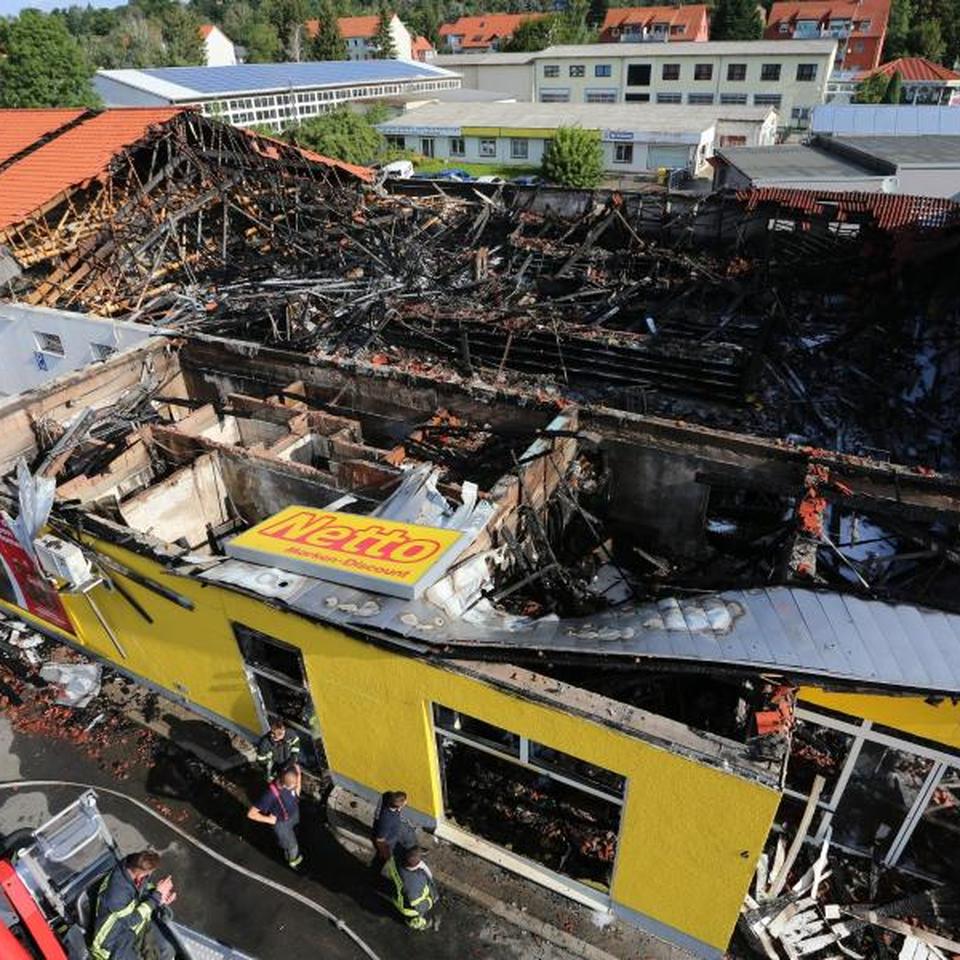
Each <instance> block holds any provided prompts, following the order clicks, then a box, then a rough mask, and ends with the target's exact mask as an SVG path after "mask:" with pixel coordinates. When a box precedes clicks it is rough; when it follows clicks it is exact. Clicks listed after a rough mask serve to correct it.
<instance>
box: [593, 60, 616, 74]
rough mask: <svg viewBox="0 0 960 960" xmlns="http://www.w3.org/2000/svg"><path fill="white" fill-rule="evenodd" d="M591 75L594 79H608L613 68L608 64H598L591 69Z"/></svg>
mask: <svg viewBox="0 0 960 960" xmlns="http://www.w3.org/2000/svg"><path fill="white" fill-rule="evenodd" d="M593 75H594V76H595V77H610V76H612V75H613V68H612V67H611V66H610V64H609V63H598V64H597V65H596V66H595V67H594V68H593Z"/></svg>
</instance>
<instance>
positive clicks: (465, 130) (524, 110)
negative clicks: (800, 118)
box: [379, 103, 777, 176]
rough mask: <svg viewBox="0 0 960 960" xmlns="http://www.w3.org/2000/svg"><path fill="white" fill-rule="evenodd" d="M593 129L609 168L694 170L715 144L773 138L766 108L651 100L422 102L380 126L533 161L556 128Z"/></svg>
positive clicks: (444, 148)
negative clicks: (671, 104) (673, 104)
mask: <svg viewBox="0 0 960 960" xmlns="http://www.w3.org/2000/svg"><path fill="white" fill-rule="evenodd" d="M570 125H576V126H580V127H582V128H583V129H585V130H595V131H596V133H597V136H598V138H599V140H600V142H601V145H602V149H603V158H604V167H605V169H606V170H607V171H608V172H614V173H615V172H620V173H641V172H646V171H656V170H659V169H661V168H667V169H670V170H686V171H687V172H689V173H691V174H693V175H695V176H696V175H698V174H700V173H702V172H703V171H704V170H705V169H707V168H708V161H709V159H710V157H712V156H713V153H714V149H715V148H716V147H717V146H718V145H720V144H730V145H733V144H741V145H748V144H749V145H753V146H760V145H764V144H772V143H774V141H775V140H776V133H777V114H776V111H775V110H773V109H772V108H770V107H767V108H763V107H722V108H720V109H717V108H714V107H672V108H671V107H657V106H633V105H626V104H609V105H608V104H598V105H592V104H591V105H589V106H588V105H585V104H563V105H561V104H542V103H470V104H453V103H445V104H428V105H426V106H423V107H418V108H417V109H414V110H408V111H406V112H405V113H403V114H402V115H400V116H399V117H394V118H393V119H391V120H388V121H386V122H384V123H381V124H380V125H379V130H380V132H381V133H382V134H384V136H386V137H387V138H388V141H389V143H390V145H391V146H393V147H396V148H397V149H399V150H412V151H414V152H416V153H420V154H423V155H424V156H428V157H440V158H442V159H444V160H449V161H450V162H451V164H456V163H457V161H468V162H472V163H495V164H515V165H517V166H529V165H531V164H533V165H539V164H540V162H541V161H542V160H543V155H544V151H545V150H546V147H547V144H548V143H549V141H550V139H551V138H552V137H553V136H554V135H555V134H556V131H557V130H558V129H559V128H560V127H563V126H570Z"/></svg>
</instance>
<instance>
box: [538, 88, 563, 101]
mask: <svg viewBox="0 0 960 960" xmlns="http://www.w3.org/2000/svg"><path fill="white" fill-rule="evenodd" d="M540 102H541V103H569V102H570V90H569V88H566V87H548V88H546V89H544V90H541V91H540Z"/></svg>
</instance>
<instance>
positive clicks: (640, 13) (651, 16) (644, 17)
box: [601, 3, 707, 37]
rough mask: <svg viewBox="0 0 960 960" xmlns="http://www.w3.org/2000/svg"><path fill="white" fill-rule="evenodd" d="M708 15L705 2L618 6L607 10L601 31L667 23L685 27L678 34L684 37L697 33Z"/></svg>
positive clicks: (672, 25)
mask: <svg viewBox="0 0 960 960" xmlns="http://www.w3.org/2000/svg"><path fill="white" fill-rule="evenodd" d="M706 17H707V6H706V4H703V3H690V4H687V5H685V6H682V7H616V8H613V9H611V10H608V11H607V15H606V17H605V18H604V21H603V27H601V31H606V30H611V29H613V28H615V27H623V26H626V25H628V24H629V25H630V26H646V27H652V26H653V24H655V23H667V24H669V25H670V26H671V27H683V31H682V32H681V33H679V34H676V36H680V37H683V36H685V35H687V34H688V33H689V34H695V33H697V31H698V29H699V28H700V25H701V24H702V23H703V21H704V20H705V19H706Z"/></svg>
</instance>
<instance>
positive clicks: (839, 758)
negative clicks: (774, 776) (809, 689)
mask: <svg viewBox="0 0 960 960" xmlns="http://www.w3.org/2000/svg"><path fill="white" fill-rule="evenodd" d="M852 745H853V737H852V736H851V735H850V734H849V733H844V732H842V731H840V730H834V729H832V728H831V727H822V726H820V725H819V724H817V723H813V722H811V721H809V720H802V719H797V721H796V723H795V725H794V728H793V739H792V742H791V744H790V759H789V761H788V762H787V780H786V787H787V790H788V791H790V792H792V793H794V794H797V795H798V796H801V797H808V796H809V795H810V791H811V790H812V789H813V781H814V780H815V778H816V777H817V776H818V775H819V776H821V777H823V778H824V780H825V781H826V782H825V783H824V786H823V791H822V793H821V794H820V802H821V803H829V802H830V800H831V798H832V797H833V793H834V790H835V788H836V786H837V781H838V779H839V778H840V774H841V772H842V770H843V765H844V762H845V761H846V759H847V755H848V754H849V753H850V747H851V746H852Z"/></svg>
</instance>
